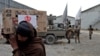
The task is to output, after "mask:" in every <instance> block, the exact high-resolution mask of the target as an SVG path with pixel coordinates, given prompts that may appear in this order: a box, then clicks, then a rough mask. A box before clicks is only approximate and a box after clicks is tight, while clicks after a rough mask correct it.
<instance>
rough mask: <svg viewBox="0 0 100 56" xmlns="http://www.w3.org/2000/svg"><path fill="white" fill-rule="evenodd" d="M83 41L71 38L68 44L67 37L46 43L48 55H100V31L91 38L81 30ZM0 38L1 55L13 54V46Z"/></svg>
mask: <svg viewBox="0 0 100 56" xmlns="http://www.w3.org/2000/svg"><path fill="white" fill-rule="evenodd" d="M80 40H81V43H77V44H76V43H75V40H74V39H71V43H70V44H68V43H67V40H66V39H61V40H58V41H57V42H56V43H55V44H53V45H46V44H45V47H46V55H47V56H100V32H94V34H93V38H92V40H89V37H88V31H81V36H80ZM4 41H5V40H3V39H1V40H0V56H11V55H12V53H11V51H12V48H11V46H10V45H8V44H4Z"/></svg>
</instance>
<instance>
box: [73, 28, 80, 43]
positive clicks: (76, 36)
mask: <svg viewBox="0 0 100 56" xmlns="http://www.w3.org/2000/svg"><path fill="white" fill-rule="evenodd" d="M74 32H75V43H77V40H78V43H80V28H79V27H78V26H76V28H75V31H74Z"/></svg>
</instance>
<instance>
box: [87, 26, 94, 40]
mask: <svg viewBox="0 0 100 56" xmlns="http://www.w3.org/2000/svg"><path fill="white" fill-rule="evenodd" d="M88 30H89V39H90V40H91V39H92V34H93V28H92V25H90V26H89V29H88Z"/></svg>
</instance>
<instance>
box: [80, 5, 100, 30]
mask: <svg viewBox="0 0 100 56" xmlns="http://www.w3.org/2000/svg"><path fill="white" fill-rule="evenodd" d="M99 20H100V6H98V7H94V8H92V9H90V10H87V11H85V12H82V15H81V28H82V29H87V28H88V27H89V25H93V27H94V28H98V29H100V27H99V26H100V25H99V23H97V21H99Z"/></svg>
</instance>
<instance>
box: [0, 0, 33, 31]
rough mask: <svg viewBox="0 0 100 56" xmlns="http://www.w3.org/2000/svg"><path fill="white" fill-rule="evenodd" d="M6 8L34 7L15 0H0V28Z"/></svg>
mask: <svg viewBox="0 0 100 56" xmlns="http://www.w3.org/2000/svg"><path fill="white" fill-rule="evenodd" d="M4 8H20V9H33V8H31V7H28V6H26V5H23V4H21V3H18V2H16V1H13V0H0V29H1V28H2V10H3V9H4Z"/></svg>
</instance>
